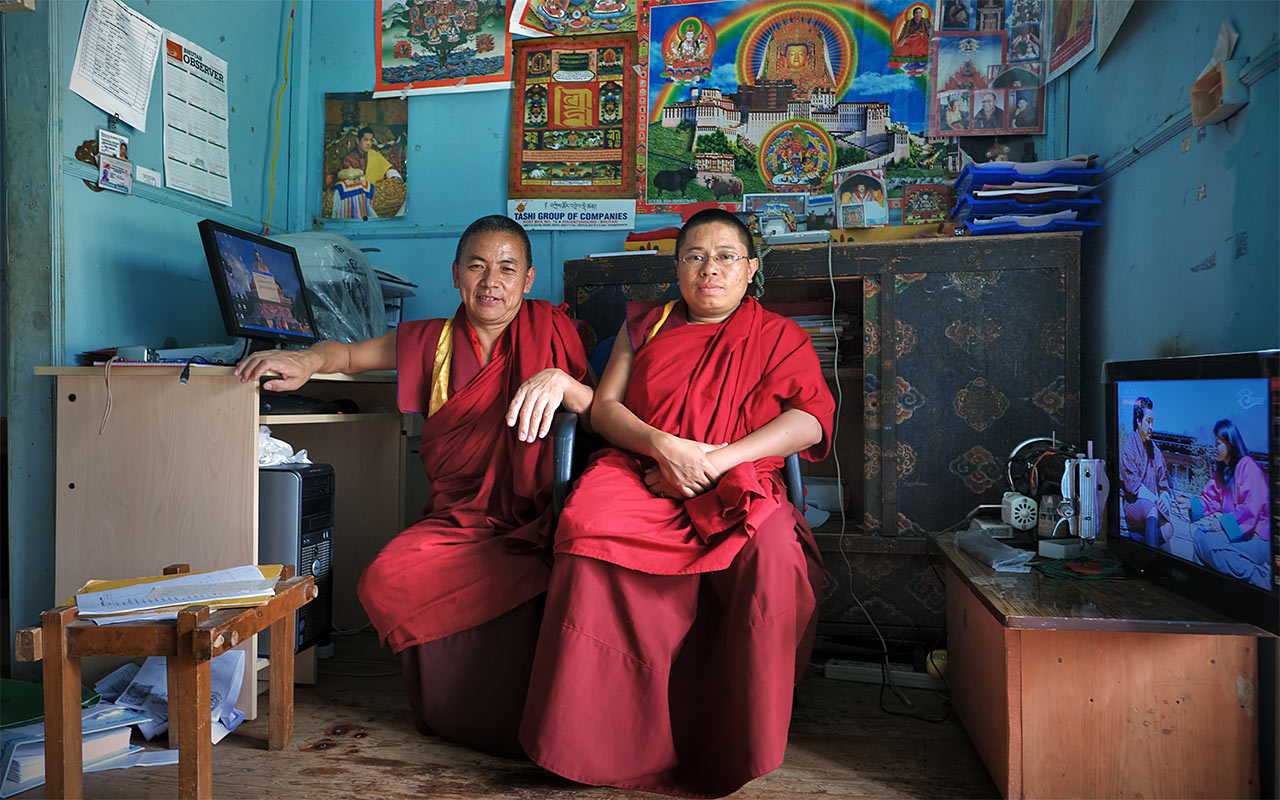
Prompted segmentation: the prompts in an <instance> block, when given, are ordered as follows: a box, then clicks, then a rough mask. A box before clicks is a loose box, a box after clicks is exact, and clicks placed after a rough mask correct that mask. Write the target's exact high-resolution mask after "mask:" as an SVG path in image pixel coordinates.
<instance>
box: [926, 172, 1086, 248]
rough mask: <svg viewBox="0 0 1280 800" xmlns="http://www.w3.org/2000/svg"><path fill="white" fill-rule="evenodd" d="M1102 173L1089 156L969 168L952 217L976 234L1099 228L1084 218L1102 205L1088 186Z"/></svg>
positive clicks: (963, 175) (959, 181) (961, 178)
mask: <svg viewBox="0 0 1280 800" xmlns="http://www.w3.org/2000/svg"><path fill="white" fill-rule="evenodd" d="M1101 171H1102V170H1101V169H1098V168H1097V167H1095V166H1093V160H1092V158H1091V157H1089V156H1075V157H1072V158H1066V159H1058V160H1054V161H1034V162H1029V163H1016V162H1007V161H1001V162H991V163H987V164H969V165H967V166H966V167H965V168H964V170H963V171H961V173H960V175H959V177H957V178H956V183H955V190H956V206H955V208H953V209H952V211H951V216H952V219H954V220H956V221H957V222H960V223H963V224H964V226H965V228H966V230H968V231H969V232H970V233H974V234H987V233H1026V232H1033V231H1063V230H1084V229H1086V228H1091V227H1097V226H1098V225H1101V224H1102V223H1101V222H1097V221H1095V220H1089V219H1086V218H1085V215H1087V214H1088V213H1089V212H1091V211H1092V210H1093V209H1095V208H1096V207H1097V206H1098V205H1099V204H1100V203H1101V202H1102V201H1101V200H1100V199H1098V198H1096V197H1093V196H1092V191H1093V186H1091V185H1089V183H1088V181H1090V180H1092V179H1093V178H1094V177H1095V176H1097V175H1098V174H1100V173H1101Z"/></svg>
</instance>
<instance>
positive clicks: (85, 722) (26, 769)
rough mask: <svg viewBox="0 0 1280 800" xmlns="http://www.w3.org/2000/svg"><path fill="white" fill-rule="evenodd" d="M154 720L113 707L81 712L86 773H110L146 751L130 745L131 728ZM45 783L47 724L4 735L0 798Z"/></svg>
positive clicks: (107, 705)
mask: <svg viewBox="0 0 1280 800" xmlns="http://www.w3.org/2000/svg"><path fill="white" fill-rule="evenodd" d="M149 719H151V718H150V717H148V716H147V715H146V714H140V713H138V712H137V711H134V710H132V709H128V708H121V707H119V706H116V705H113V704H111V703H99V704H98V705H96V706H94V707H93V708H87V709H84V710H83V711H82V712H81V716H80V720H81V723H80V724H81V731H82V738H83V744H82V750H81V755H82V758H83V762H82V763H83V769H84V771H85V772H93V771H95V770H98V769H110V767H111V765H112V763H114V762H115V761H116V759H119V758H121V757H123V756H126V755H128V754H129V753H132V752H135V751H137V750H141V749H142V748H141V747H139V746H137V745H133V744H130V742H129V738H130V734H132V732H133V731H132V728H131V726H132V725H134V724H135V723H138V722H144V721H146V720H149ZM44 781H45V769H44V723H43V722H37V723H35V724H33V725H23V726H22V727H19V728H9V729H7V730H3V731H0V797H9V796H10V795H14V794H17V793H18V792H25V791H26V790H27V789H30V788H32V787H35V786H39V785H40V784H42V783H44Z"/></svg>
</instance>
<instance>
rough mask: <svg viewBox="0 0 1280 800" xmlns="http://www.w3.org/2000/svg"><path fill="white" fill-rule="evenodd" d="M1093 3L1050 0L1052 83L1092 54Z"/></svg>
mask: <svg viewBox="0 0 1280 800" xmlns="http://www.w3.org/2000/svg"><path fill="white" fill-rule="evenodd" d="M1093 4H1094V0H1050V4H1049V8H1050V16H1049V19H1050V25H1049V78H1048V80H1047V81H1046V83H1047V82H1048V81H1051V80H1053V79H1054V78H1056V77H1058V76H1059V75H1061V74H1062V73H1064V72H1066V71H1067V70H1069V69H1071V68H1072V67H1074V66H1075V65H1076V64H1077V63H1078V62H1079V61H1080V60H1081V59H1082V58H1084V57H1085V56H1087V55H1088V54H1089V53H1090V52H1092V51H1093V19H1094V13H1093Z"/></svg>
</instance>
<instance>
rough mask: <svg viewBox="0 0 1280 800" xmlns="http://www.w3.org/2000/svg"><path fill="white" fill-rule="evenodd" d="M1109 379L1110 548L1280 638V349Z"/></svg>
mask: <svg viewBox="0 0 1280 800" xmlns="http://www.w3.org/2000/svg"><path fill="white" fill-rule="evenodd" d="M1104 376H1105V387H1106V398H1107V427H1108V436H1107V460H1106V463H1107V473H1108V475H1107V477H1108V478H1109V480H1110V481H1111V493H1110V496H1109V498H1108V500H1107V523H1108V527H1107V529H1108V531H1110V534H1109V535H1108V545H1107V546H1108V548H1109V549H1110V550H1111V551H1112V552H1113V553H1115V555H1116V556H1117V557H1118V558H1119V559H1120V560H1121V561H1122V562H1123V563H1124V564H1126V565H1127V566H1128V567H1130V568H1132V569H1134V570H1137V571H1138V572H1140V573H1141V574H1142V575H1143V576H1144V577H1147V578H1150V579H1152V580H1154V581H1156V582H1157V583H1160V584H1162V585H1164V586H1166V587H1167V588H1170V589H1172V590H1174V591H1176V592H1178V593H1180V594H1183V595H1184V596H1187V597H1190V598H1191V599H1193V600H1195V601H1197V602H1199V603H1201V604H1202V605H1205V606H1208V607H1209V608H1212V609H1214V610H1216V611H1218V612H1220V613H1222V614H1224V615H1225V616H1228V617H1231V618H1233V619H1236V620H1239V621H1241V622H1246V623H1249V624H1252V625H1256V626H1257V627H1259V628H1262V629H1264V630H1267V631H1271V632H1272V633H1280V589H1278V588H1277V586H1278V583H1277V582H1278V581H1280V561H1277V558H1278V557H1280V547H1278V546H1277V542H1276V535H1277V532H1278V529H1277V525H1276V504H1277V500H1276V497H1277V495H1278V494H1280V465H1278V464H1277V461H1278V460H1280V350H1269V351H1258V352H1252V353H1222V354H1216V355H1204V356H1185V357H1178V358H1161V359H1151V360H1145V361H1113V362H1108V363H1107V364H1106V365H1105V368H1104Z"/></svg>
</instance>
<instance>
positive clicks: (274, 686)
mask: <svg viewBox="0 0 1280 800" xmlns="http://www.w3.org/2000/svg"><path fill="white" fill-rule="evenodd" d="M296 636H297V612H294V611H290V612H289V613H287V614H285V615H284V616H283V617H281V618H280V619H279V620H278V621H277V622H276V623H275V624H274V625H272V626H271V686H270V691H271V711H270V714H271V719H269V720H268V724H267V749H268V750H283V749H284V748H285V747H286V746H287V745H288V744H289V740H290V739H292V738H293V640H294V638H295V637H296Z"/></svg>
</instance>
